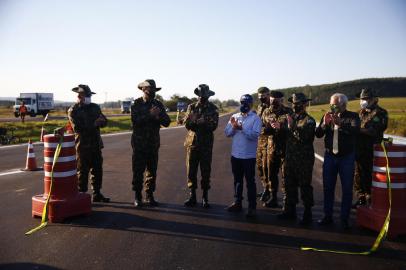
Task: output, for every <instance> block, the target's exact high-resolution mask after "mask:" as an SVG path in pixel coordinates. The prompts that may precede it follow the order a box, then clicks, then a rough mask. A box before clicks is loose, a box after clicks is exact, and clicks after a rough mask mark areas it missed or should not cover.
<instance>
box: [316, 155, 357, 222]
mask: <svg viewBox="0 0 406 270" xmlns="http://www.w3.org/2000/svg"><path fill="white" fill-rule="evenodd" d="M354 167H355V154H354V153H351V154H348V155H346V156H341V157H337V156H335V155H333V154H331V153H328V152H326V153H325V154H324V163H323V190H324V214H325V215H326V216H328V217H332V216H333V207H334V193H335V187H336V182H337V174H339V175H340V180H341V189H342V198H341V220H348V217H349V216H350V211H351V204H352V188H353V181H354Z"/></svg>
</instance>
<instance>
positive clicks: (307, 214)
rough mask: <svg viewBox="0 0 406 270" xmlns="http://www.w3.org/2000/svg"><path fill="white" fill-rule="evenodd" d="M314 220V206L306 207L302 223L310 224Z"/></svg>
mask: <svg viewBox="0 0 406 270" xmlns="http://www.w3.org/2000/svg"><path fill="white" fill-rule="evenodd" d="M312 222H313V215H312V208H311V207H305V210H304V212H303V217H302V219H301V220H300V225H310V224H311V223H312Z"/></svg>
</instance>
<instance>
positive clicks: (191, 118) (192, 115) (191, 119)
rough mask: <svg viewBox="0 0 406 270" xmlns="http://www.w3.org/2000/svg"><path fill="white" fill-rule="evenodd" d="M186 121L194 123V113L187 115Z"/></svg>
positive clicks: (195, 116)
mask: <svg viewBox="0 0 406 270" xmlns="http://www.w3.org/2000/svg"><path fill="white" fill-rule="evenodd" d="M188 119H189V120H190V121H192V122H195V121H196V119H197V115H196V114H195V113H190V114H189V115H188Z"/></svg>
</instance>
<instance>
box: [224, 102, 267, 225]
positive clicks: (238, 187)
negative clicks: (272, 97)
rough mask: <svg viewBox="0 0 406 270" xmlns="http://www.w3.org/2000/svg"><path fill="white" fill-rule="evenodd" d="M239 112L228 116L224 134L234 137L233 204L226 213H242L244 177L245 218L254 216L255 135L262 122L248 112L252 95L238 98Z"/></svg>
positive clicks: (256, 143) (232, 163) (232, 156)
mask: <svg viewBox="0 0 406 270" xmlns="http://www.w3.org/2000/svg"><path fill="white" fill-rule="evenodd" d="M240 102H241V107H240V112H239V113H236V114H234V115H233V116H231V118H230V121H229V122H228V124H227V126H226V128H225V130H224V132H225V134H226V136H227V137H232V138H233V143H232V148H231V168H232V172H233V175H234V197H235V201H234V203H233V204H231V205H230V206H229V207H228V208H227V210H228V211H230V212H240V211H241V210H242V200H243V197H242V193H243V178H244V176H245V180H246V185H247V196H248V212H247V217H248V218H254V217H255V215H256V204H257V203H256V184H255V165H256V150H257V145H258V136H259V134H260V132H261V127H262V122H261V119H260V118H259V116H258V115H256V113H254V112H253V111H251V108H252V106H253V99H252V96H251V95H248V94H246V95H243V96H242V97H241V99H240Z"/></svg>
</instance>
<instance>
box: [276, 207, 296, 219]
mask: <svg viewBox="0 0 406 270" xmlns="http://www.w3.org/2000/svg"><path fill="white" fill-rule="evenodd" d="M278 218H279V219H284V220H294V219H296V205H285V207H284V208H283V212H282V213H281V214H279V215H278Z"/></svg>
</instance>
